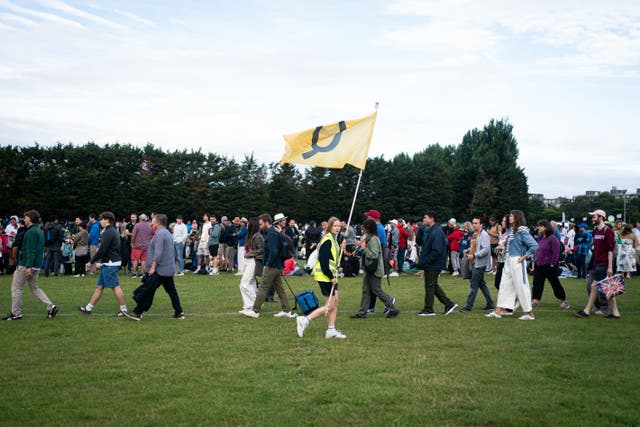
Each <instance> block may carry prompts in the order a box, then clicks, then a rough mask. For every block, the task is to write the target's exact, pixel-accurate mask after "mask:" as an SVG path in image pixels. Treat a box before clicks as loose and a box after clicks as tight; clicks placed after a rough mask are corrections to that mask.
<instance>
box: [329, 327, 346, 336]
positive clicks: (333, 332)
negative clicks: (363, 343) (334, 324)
mask: <svg viewBox="0 0 640 427" xmlns="http://www.w3.org/2000/svg"><path fill="white" fill-rule="evenodd" d="M324 337H325V338H327V339H329V338H339V339H345V338H346V337H347V336H346V335H345V334H343V333H342V332H340V331H339V330H337V329H336V328H332V329H327V332H326V333H325V334H324Z"/></svg>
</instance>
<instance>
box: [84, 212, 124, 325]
mask: <svg viewBox="0 0 640 427" xmlns="http://www.w3.org/2000/svg"><path fill="white" fill-rule="evenodd" d="M99 221H100V226H101V227H102V228H103V229H104V231H103V232H102V236H101V237H100V245H99V246H98V250H97V251H96V253H95V254H94V255H93V256H92V257H91V260H90V261H89V263H88V264H87V267H92V266H94V265H95V267H96V268H98V269H100V275H99V276H98V283H97V284H96V289H95V291H94V292H93V295H92V296H91V300H90V301H89V304H87V305H81V306H79V307H78V310H80V312H81V313H84V314H91V312H92V310H93V307H95V305H96V304H97V303H98V301H99V300H100V298H101V297H102V293H103V292H104V288H109V289H111V290H113V294H114V295H115V297H116V301H118V305H120V311H118V312H116V314H115V317H122V316H123V315H124V313H126V311H127V305H126V304H125V302H124V294H123V293H122V288H120V281H119V279H118V270H120V266H121V265H122V257H121V255H120V233H118V230H116V228H115V226H114V225H113V224H114V223H115V222H116V217H115V215H114V214H113V213H112V212H102V213H101V214H100V216H99Z"/></svg>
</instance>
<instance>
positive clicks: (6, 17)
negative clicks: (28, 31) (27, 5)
mask: <svg viewBox="0 0 640 427" xmlns="http://www.w3.org/2000/svg"><path fill="white" fill-rule="evenodd" d="M0 20H2V21H5V22H13V23H16V24H19V25H20V26H21V27H27V28H35V27H37V26H38V24H37V23H36V22H34V21H32V20H31V19H27V18H24V17H22V16H19V15H14V14H12V13H0Z"/></svg>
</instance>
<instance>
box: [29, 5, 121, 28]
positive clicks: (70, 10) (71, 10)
mask: <svg viewBox="0 0 640 427" xmlns="http://www.w3.org/2000/svg"><path fill="white" fill-rule="evenodd" d="M38 2H39V3H40V4H41V5H43V6H45V7H47V8H49V9H54V10H58V11H60V12H64V13H66V14H68V15H71V16H75V17H78V18H82V19H86V20H88V21H93V22H95V23H98V24H101V25H104V26H106V27H110V28H112V29H116V30H125V29H126V27H125V26H124V25H121V24H118V23H116V22H113V21H110V20H108V19H105V18H103V17H101V16H97V15H94V14H92V13H89V12H85V11H83V10H80V9H78V8H75V7H73V6H70V5H68V4H66V3H64V2H62V1H59V0H38Z"/></svg>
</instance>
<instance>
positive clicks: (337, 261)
mask: <svg viewBox="0 0 640 427" xmlns="http://www.w3.org/2000/svg"><path fill="white" fill-rule="evenodd" d="M378 105H380V104H379V103H378V102H376V105H375V109H376V111H378ZM363 170H364V169H360V173H359V174H358V182H357V183H356V191H355V192H354V193H353V201H352V202H351V210H350V211H349V219H348V220H347V230H346V232H347V233H349V226H350V225H351V219H353V210H354V208H355V207H356V199H357V198H358V190H360V181H361V180H362V171H363ZM341 261H342V247H340V255H339V256H338V259H337V260H336V263H337V264H338V268H340V267H339V266H340V262H341ZM334 287H335V285H333V286H332V287H331V292H330V293H329V299H328V300H327V305H325V311H324V315H325V316H327V315H328V314H329V306H330V305H331V297H333V288H334Z"/></svg>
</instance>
